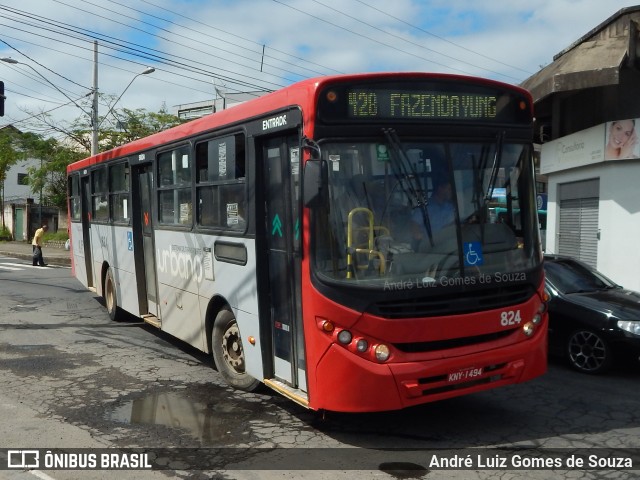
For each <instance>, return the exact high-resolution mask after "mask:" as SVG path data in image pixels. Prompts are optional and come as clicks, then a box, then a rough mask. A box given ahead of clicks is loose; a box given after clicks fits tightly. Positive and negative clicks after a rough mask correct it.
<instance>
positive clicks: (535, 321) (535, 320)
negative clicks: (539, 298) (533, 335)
mask: <svg viewBox="0 0 640 480" xmlns="http://www.w3.org/2000/svg"><path fill="white" fill-rule="evenodd" d="M531 321H532V322H533V324H534V325H538V324H539V323H540V322H541V321H542V315H540V314H539V313H536V314H535V315H534V316H533V318H532V319H531Z"/></svg>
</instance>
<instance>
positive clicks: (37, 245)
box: [31, 224, 49, 267]
mask: <svg viewBox="0 0 640 480" xmlns="http://www.w3.org/2000/svg"><path fill="white" fill-rule="evenodd" d="M48 229H49V226H48V225H46V224H45V225H42V227H41V228H39V229H37V230H36V233H35V235H34V236H33V241H32V242H31V247H32V249H33V266H34V267H35V266H41V267H46V266H47V264H46V263H44V258H43V256H42V237H43V236H44V234H45V232H46V231H47V230H48Z"/></svg>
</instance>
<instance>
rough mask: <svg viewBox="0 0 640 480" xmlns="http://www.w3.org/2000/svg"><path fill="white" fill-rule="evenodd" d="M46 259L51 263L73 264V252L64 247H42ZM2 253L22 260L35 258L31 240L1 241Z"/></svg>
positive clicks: (0, 252) (0, 249) (0, 253)
mask: <svg viewBox="0 0 640 480" xmlns="http://www.w3.org/2000/svg"><path fill="white" fill-rule="evenodd" d="M42 254H43V257H44V261H45V262H46V263H48V264H51V265H63V266H70V265H71V252H70V251H69V250H65V249H64V248H56V247H47V246H46V245H45V246H44V247H43V248H42ZM0 255H6V256H8V257H14V258H20V259H22V260H29V261H31V260H32V259H33V253H32V248H31V243H30V242H0Z"/></svg>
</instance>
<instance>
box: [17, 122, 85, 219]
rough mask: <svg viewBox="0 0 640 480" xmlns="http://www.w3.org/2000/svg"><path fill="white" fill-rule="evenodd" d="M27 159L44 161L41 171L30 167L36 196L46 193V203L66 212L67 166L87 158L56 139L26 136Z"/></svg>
mask: <svg viewBox="0 0 640 480" xmlns="http://www.w3.org/2000/svg"><path fill="white" fill-rule="evenodd" d="M20 145H21V148H22V151H23V152H24V155H25V157H27V158H35V159H39V160H40V166H39V167H29V169H28V170H27V172H28V174H29V175H28V183H29V186H30V187H31V191H32V192H34V193H38V192H42V199H43V202H44V203H48V204H50V205H55V206H56V207H58V208H65V206H66V199H67V165H69V164H70V163H73V162H75V161H77V160H80V159H82V158H83V157H85V156H86V154H85V152H83V151H79V150H78V149H77V148H70V147H67V146H65V145H63V144H61V143H60V142H58V141H57V140H56V139H54V138H42V137H41V136H40V135H37V134H34V133H25V134H23V135H22V137H21V139H20Z"/></svg>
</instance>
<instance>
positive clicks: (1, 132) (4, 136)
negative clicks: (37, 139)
mask: <svg viewBox="0 0 640 480" xmlns="http://www.w3.org/2000/svg"><path fill="white" fill-rule="evenodd" d="M19 135H20V131H19V130H18V129H16V128H14V127H8V128H2V129H0V193H1V195H0V200H1V201H0V209H1V210H2V211H1V212H0V216H1V217H2V230H4V229H5V224H4V182H5V180H6V179H7V172H8V171H9V169H10V168H11V167H12V166H13V165H14V164H15V163H16V162H17V161H18V160H19V159H20V153H19V152H18V150H16V138H17V137H18V136H19Z"/></svg>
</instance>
